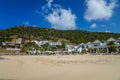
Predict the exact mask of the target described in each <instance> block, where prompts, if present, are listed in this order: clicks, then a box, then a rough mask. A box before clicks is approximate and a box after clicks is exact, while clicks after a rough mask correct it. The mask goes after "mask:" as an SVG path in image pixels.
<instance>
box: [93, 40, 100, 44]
mask: <svg viewBox="0 0 120 80" xmlns="http://www.w3.org/2000/svg"><path fill="white" fill-rule="evenodd" d="M93 43H101V41H100V40H95V41H94V42H93Z"/></svg>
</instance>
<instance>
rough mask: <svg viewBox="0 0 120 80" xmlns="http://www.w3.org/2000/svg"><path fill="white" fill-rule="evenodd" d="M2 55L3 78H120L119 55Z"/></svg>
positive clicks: (24, 79) (0, 67)
mask: <svg viewBox="0 0 120 80" xmlns="http://www.w3.org/2000/svg"><path fill="white" fill-rule="evenodd" d="M2 57H4V58H5V59H1V60H0V80H9V79H10V80H12V79H13V80H120V56H119V55H109V56H103V55H99V56H98V55H96V56H91V55H68V56H65V55H64V56H60V55H57V56H2Z"/></svg>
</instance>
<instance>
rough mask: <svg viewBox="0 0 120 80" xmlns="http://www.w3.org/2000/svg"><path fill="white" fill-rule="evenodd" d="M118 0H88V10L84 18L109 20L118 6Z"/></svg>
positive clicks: (88, 19)
mask: <svg viewBox="0 0 120 80" xmlns="http://www.w3.org/2000/svg"><path fill="white" fill-rule="evenodd" d="M116 3H117V0H111V1H110V2H109V3H108V2H107V1H106V0H86V6H87V10H86V12H85V15H84V18H85V19H86V20H87V21H91V20H102V19H104V20H108V19H109V18H110V17H111V16H112V15H113V9H114V8H115V7H116V6H117V4H116Z"/></svg>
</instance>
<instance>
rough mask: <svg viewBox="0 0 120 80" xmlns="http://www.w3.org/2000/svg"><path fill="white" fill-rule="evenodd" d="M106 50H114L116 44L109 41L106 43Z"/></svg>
mask: <svg viewBox="0 0 120 80" xmlns="http://www.w3.org/2000/svg"><path fill="white" fill-rule="evenodd" d="M107 45H108V50H109V53H111V52H116V48H117V47H116V45H115V44H114V42H109V43H108V44H107Z"/></svg>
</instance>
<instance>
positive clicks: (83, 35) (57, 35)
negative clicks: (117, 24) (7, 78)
mask: <svg viewBox="0 0 120 80" xmlns="http://www.w3.org/2000/svg"><path fill="white" fill-rule="evenodd" d="M0 37H1V38H8V39H12V38H18V37H21V38H28V39H31V40H33V39H37V40H61V41H65V42H68V43H75V44H79V43H82V42H84V43H86V42H91V41H94V40H96V39H99V40H107V39H108V38H110V37H113V38H120V34H119V33H103V32H88V31H83V30H55V29H48V28H39V27H32V26H15V27H12V28H9V29H4V30H0Z"/></svg>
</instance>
